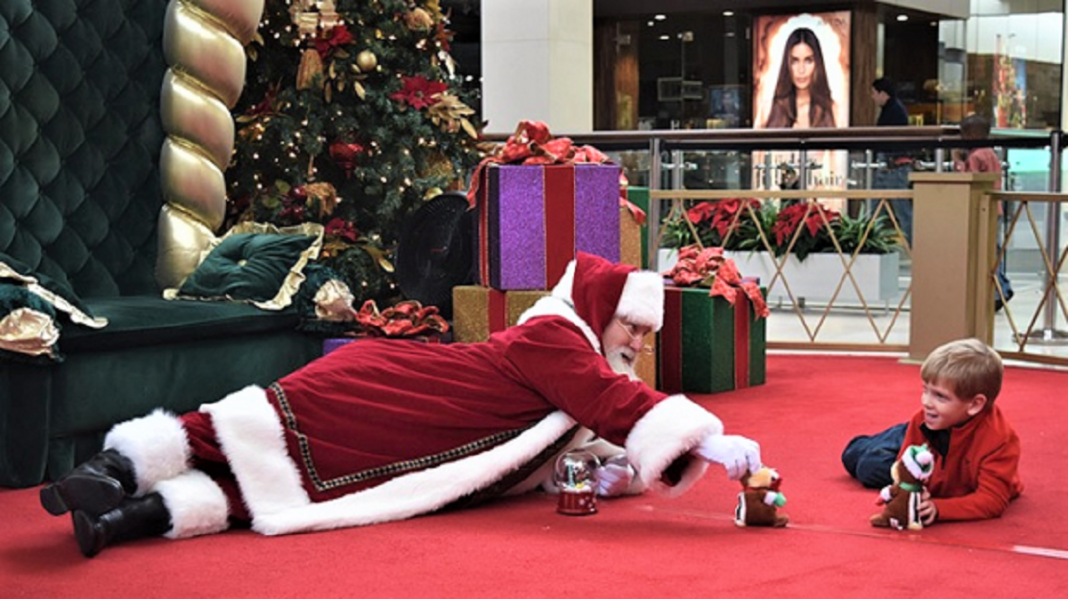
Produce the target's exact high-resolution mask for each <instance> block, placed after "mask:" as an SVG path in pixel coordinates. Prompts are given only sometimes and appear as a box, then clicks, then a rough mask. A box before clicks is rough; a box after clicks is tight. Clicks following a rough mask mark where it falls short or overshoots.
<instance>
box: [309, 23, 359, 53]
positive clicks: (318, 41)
mask: <svg viewBox="0 0 1068 599" xmlns="http://www.w3.org/2000/svg"><path fill="white" fill-rule="evenodd" d="M355 39H356V38H354V37H352V34H351V33H349V28H348V27H346V26H344V25H337V26H335V27H331V28H330V29H327V30H325V31H323V32H322V33H321V34H319V37H317V38H315V50H316V52H318V53H319V58H321V59H323V60H326V57H327V55H329V54H330V52H331V51H332V50H333V49H334V48H340V47H341V46H344V45H345V44H351V43H352V42H353V41H355Z"/></svg>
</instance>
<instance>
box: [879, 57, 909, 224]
mask: <svg viewBox="0 0 1068 599" xmlns="http://www.w3.org/2000/svg"><path fill="white" fill-rule="evenodd" d="M871 98H872V100H873V101H874V102H875V105H876V106H878V107H879V119H878V120H877V121H876V123H875V124H876V125H877V126H879V127H906V126H908V124H909V113H908V110H906V109H905V105H904V104H903V103H902V102H901V100H900V99H899V98H898V97H897V86H895V85H894V82H893V81H892V80H890V79H889V78H887V77H880V78H878V79H876V80H875V81H873V82H872V84H871ZM876 161H877V162H885V163H886V164H885V166H882V167H880V168H877V169H875V172H874V174H873V177H872V185H871V186H872V189H908V186H909V173H910V172H912V162H913V160H912V157H910V156H908V155H902V154H895V153H890V152H883V153H880V155H879V156H878V157H877V159H876ZM879 201H880V200H872V201H871V202H870V203H869V212H872V213H873V212H874V210H875V209H876V207H877V206H878V203H879ZM886 201H887V202H888V203H889V206H890V209H891V210H893V212H894V218H895V219H896V220H897V224H898V226H899V227H901V234H902V235H904V237H905V241H906V242H908V243H909V244H911V243H912V200H909V199H890V200H886Z"/></svg>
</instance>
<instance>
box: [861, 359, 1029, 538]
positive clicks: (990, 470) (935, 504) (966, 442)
mask: <svg viewBox="0 0 1068 599" xmlns="http://www.w3.org/2000/svg"><path fill="white" fill-rule="evenodd" d="M1003 374H1004V366H1003V365H1002V363H1001V357H1000V356H999V355H998V354H997V352H995V351H994V350H993V349H991V348H990V347H989V346H987V345H986V344H985V343H983V342H982V341H979V340H978V339H961V340H957V341H951V342H949V343H946V344H944V345H942V346H940V347H938V348H936V349H935V350H934V351H932V352H931V353H930V355H928V356H927V359H926V360H924V362H923V366H922V367H921V368H920V378H921V379H922V380H923V393H922V395H921V396H920V410H919V411H917V412H916V414H915V415H913V416H912V418H911V419H909V421H908V422H907V423H905V424H899V425H896V426H895V427H892V428H891V429H888V430H887V431H884V432H883V433H880V434H879V435H875V436H872V437H867V436H860V437H856V438H854V439H853V440H851V441H850V442H849V445H847V446H846V449H845V451H844V452H843V454H842V463H843V465H844V466H845V467H846V470H847V471H848V472H849V473H850V475H852V476H854V477H855V478H857V479H859V480H860V481H861V482H862V483H863V484H864V485H865V486H868V487H873V488H875V487H879V486H883V485H886V484H890V483H891V482H893V481H892V479H891V477H890V468H891V466H892V464H893V462H894V461H895V460H896V459H899V458H900V456H901V453H902V452H903V451H904V449H905V448H907V447H908V446H910V445H920V444H924V443H926V444H927V446H928V447H930V448H931V450H932V453H934V455H935V464H934V470H933V472H932V474H931V478H930V480H928V481H927V485H926V489H925V490H924V493H923V497H922V500H921V501H920V504H919V508H918V509H919V514H920V518H921V520H922V521H923V523H924V525H925V526H927V525H931V524H933V523H935V522H938V521H950V520H979V519H984V518H997V517H999V516H1001V514H1002V513H1004V511H1005V509H1006V508H1007V507H1008V506H1009V503H1010V502H1011V501H1012V500H1013V499H1016V498H1017V497H1019V496H1020V493H1021V492H1022V491H1023V484H1022V483H1021V481H1020V474H1019V463H1020V438H1019V436H1017V434H1016V431H1015V430H1013V428H1012V425H1011V424H1010V423H1009V421H1008V419H1007V418H1006V417H1005V415H1004V413H1002V411H1001V408H999V407H998V406H997V405H995V403H994V401H995V400H996V399H997V397H998V395H999V394H1000V392H1001V382H1002V377H1003ZM899 433H900V437H897V435H898V434H899ZM892 444H896V446H897V448H896V451H890V450H891V449H893V445H892ZM890 456H892V457H890ZM879 483H882V485H880V484H879Z"/></svg>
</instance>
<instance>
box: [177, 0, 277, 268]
mask: <svg viewBox="0 0 1068 599" xmlns="http://www.w3.org/2000/svg"><path fill="white" fill-rule="evenodd" d="M263 2H264V0H171V2H170V4H169V5H168V6H167V16H166V22H165V24H164V29H163V52H164V55H165V57H166V60H167V63H168V64H169V65H170V68H169V69H168V70H167V73H166V75H165V76H164V79H163V89H162V92H161V98H160V112H161V116H162V119H163V128H164V130H165V131H166V132H167V139H166V140H164V142H163V149H162V151H161V153H160V183H161V187H162V191H163V201H164V203H163V208H162V209H161V210H160V215H159V227H158V236H159V252H158V255H157V258H156V282H157V284H159V286H160V287H161V288H164V289H165V288H168V287H177V286H178V285H180V284H181V283H182V281H184V280H185V278H186V277H187V276H188V275H189V273H191V272H193V270H195V269H196V267H197V265H199V264H200V260H201V257H202V255H203V253H204V252H205V251H206V250H208V249H210V247H211V244H212V242H213V241H214V239H215V233H216V232H217V230H218V229H219V227H221V226H222V224H223V219H224V217H225V215H226V180H225V177H224V176H223V172H224V171H225V170H226V167H227V165H228V164H229V162H230V155H231V153H232V152H233V147H234V119H233V116H232V115H231V114H230V109H231V108H233V106H234V105H235V104H236V103H237V100H238V98H239V97H240V96H241V90H242V89H243V88H244V86H245V44H247V43H248V42H249V41H250V40H252V38H253V36H254V35H255V33H256V27H257V26H258V25H259V22H260V17H261V16H262V14H263Z"/></svg>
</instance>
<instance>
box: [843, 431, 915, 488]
mask: <svg viewBox="0 0 1068 599" xmlns="http://www.w3.org/2000/svg"><path fill="white" fill-rule="evenodd" d="M905 427H906V424H905V423H904V422H903V423H901V424H897V425H894V426H892V427H890V428H888V429H886V430H885V431H883V432H881V433H877V434H875V435H860V436H859V437H853V439H852V440H851V441H850V442H849V444H848V445H846V448H845V451H843V452H842V465H843V466H845V469H846V472H849V475H850V476H852V477H853V478H855V479H857V480H859V481H860V482H861V484H863V485H864V486H865V487H868V488H869V489H881V488H883V487H885V486H886V485H889V484H891V483H893V482H894V480H893V478H891V477H890V468H891V467H892V466H893V465H894V461H895V460H897V454H898V452H899V451H901V444H902V443H904V441H905Z"/></svg>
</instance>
